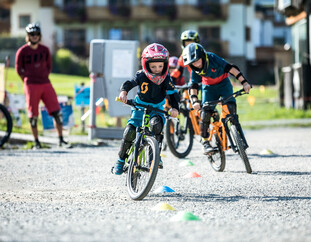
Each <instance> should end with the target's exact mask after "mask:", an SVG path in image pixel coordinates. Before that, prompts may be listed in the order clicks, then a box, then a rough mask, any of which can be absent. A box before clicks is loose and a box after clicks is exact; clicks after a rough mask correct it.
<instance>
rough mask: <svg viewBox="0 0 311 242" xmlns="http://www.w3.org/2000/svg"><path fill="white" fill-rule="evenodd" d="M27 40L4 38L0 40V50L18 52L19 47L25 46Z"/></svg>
mask: <svg viewBox="0 0 311 242" xmlns="http://www.w3.org/2000/svg"><path fill="white" fill-rule="evenodd" d="M25 43H26V42H25V38H19V37H18V38H12V37H6V36H2V35H1V38H0V50H15V51H16V50H17V49H18V48H19V47H21V46H22V45H24V44H25Z"/></svg>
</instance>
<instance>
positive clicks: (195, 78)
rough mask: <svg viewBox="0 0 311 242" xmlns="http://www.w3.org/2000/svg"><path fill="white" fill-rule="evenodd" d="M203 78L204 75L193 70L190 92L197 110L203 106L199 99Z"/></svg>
mask: <svg viewBox="0 0 311 242" xmlns="http://www.w3.org/2000/svg"><path fill="white" fill-rule="evenodd" d="M201 79H202V77H201V76H199V75H198V74H196V73H195V72H194V71H192V72H191V78H190V92H189V93H190V101H191V103H192V106H193V108H194V109H195V110H199V109H200V107H201V104H200V101H199V99H198V89H199V82H200V81H201Z"/></svg>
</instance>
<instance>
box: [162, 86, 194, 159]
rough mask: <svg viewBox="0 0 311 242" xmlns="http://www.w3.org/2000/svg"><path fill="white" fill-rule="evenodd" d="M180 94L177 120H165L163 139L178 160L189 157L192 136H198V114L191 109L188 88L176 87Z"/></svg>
mask: <svg viewBox="0 0 311 242" xmlns="http://www.w3.org/2000/svg"><path fill="white" fill-rule="evenodd" d="M176 89H177V90H179V92H180V93H182V99H181V102H180V106H179V115H178V118H177V119H169V120H167V123H166V127H165V139H166V143H167V146H168V147H169V149H170V151H171V152H172V153H173V154H174V155H175V156H176V157H178V158H185V157H186V156H187V155H189V153H190V151H191V149H192V146H193V140H194V135H200V113H199V112H198V111H196V110H194V109H193V108H192V104H191V101H190V97H189V92H188V89H189V86H187V85H184V86H176Z"/></svg>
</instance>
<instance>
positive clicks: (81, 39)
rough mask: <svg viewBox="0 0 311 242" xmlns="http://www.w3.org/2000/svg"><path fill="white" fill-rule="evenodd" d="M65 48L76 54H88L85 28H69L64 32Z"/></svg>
mask: <svg viewBox="0 0 311 242" xmlns="http://www.w3.org/2000/svg"><path fill="white" fill-rule="evenodd" d="M64 40H65V41H64V42H65V48H67V49H69V50H71V51H72V52H74V53H75V54H76V55H79V56H84V55H85V54H86V45H85V41H86V40H85V30H84V29H67V30H65V32H64Z"/></svg>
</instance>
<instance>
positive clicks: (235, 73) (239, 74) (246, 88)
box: [229, 65, 251, 93]
mask: <svg viewBox="0 0 311 242" xmlns="http://www.w3.org/2000/svg"><path fill="white" fill-rule="evenodd" d="M229 73H230V74H231V75H233V76H235V78H236V79H237V80H238V81H239V82H240V83H241V84H242V86H243V89H244V91H245V92H246V93H249V91H250V89H251V86H250V84H249V83H248V81H247V80H246V78H245V77H244V76H243V74H242V72H241V71H240V69H239V68H238V67H237V66H234V65H233V66H231V68H230V69H229Z"/></svg>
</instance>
